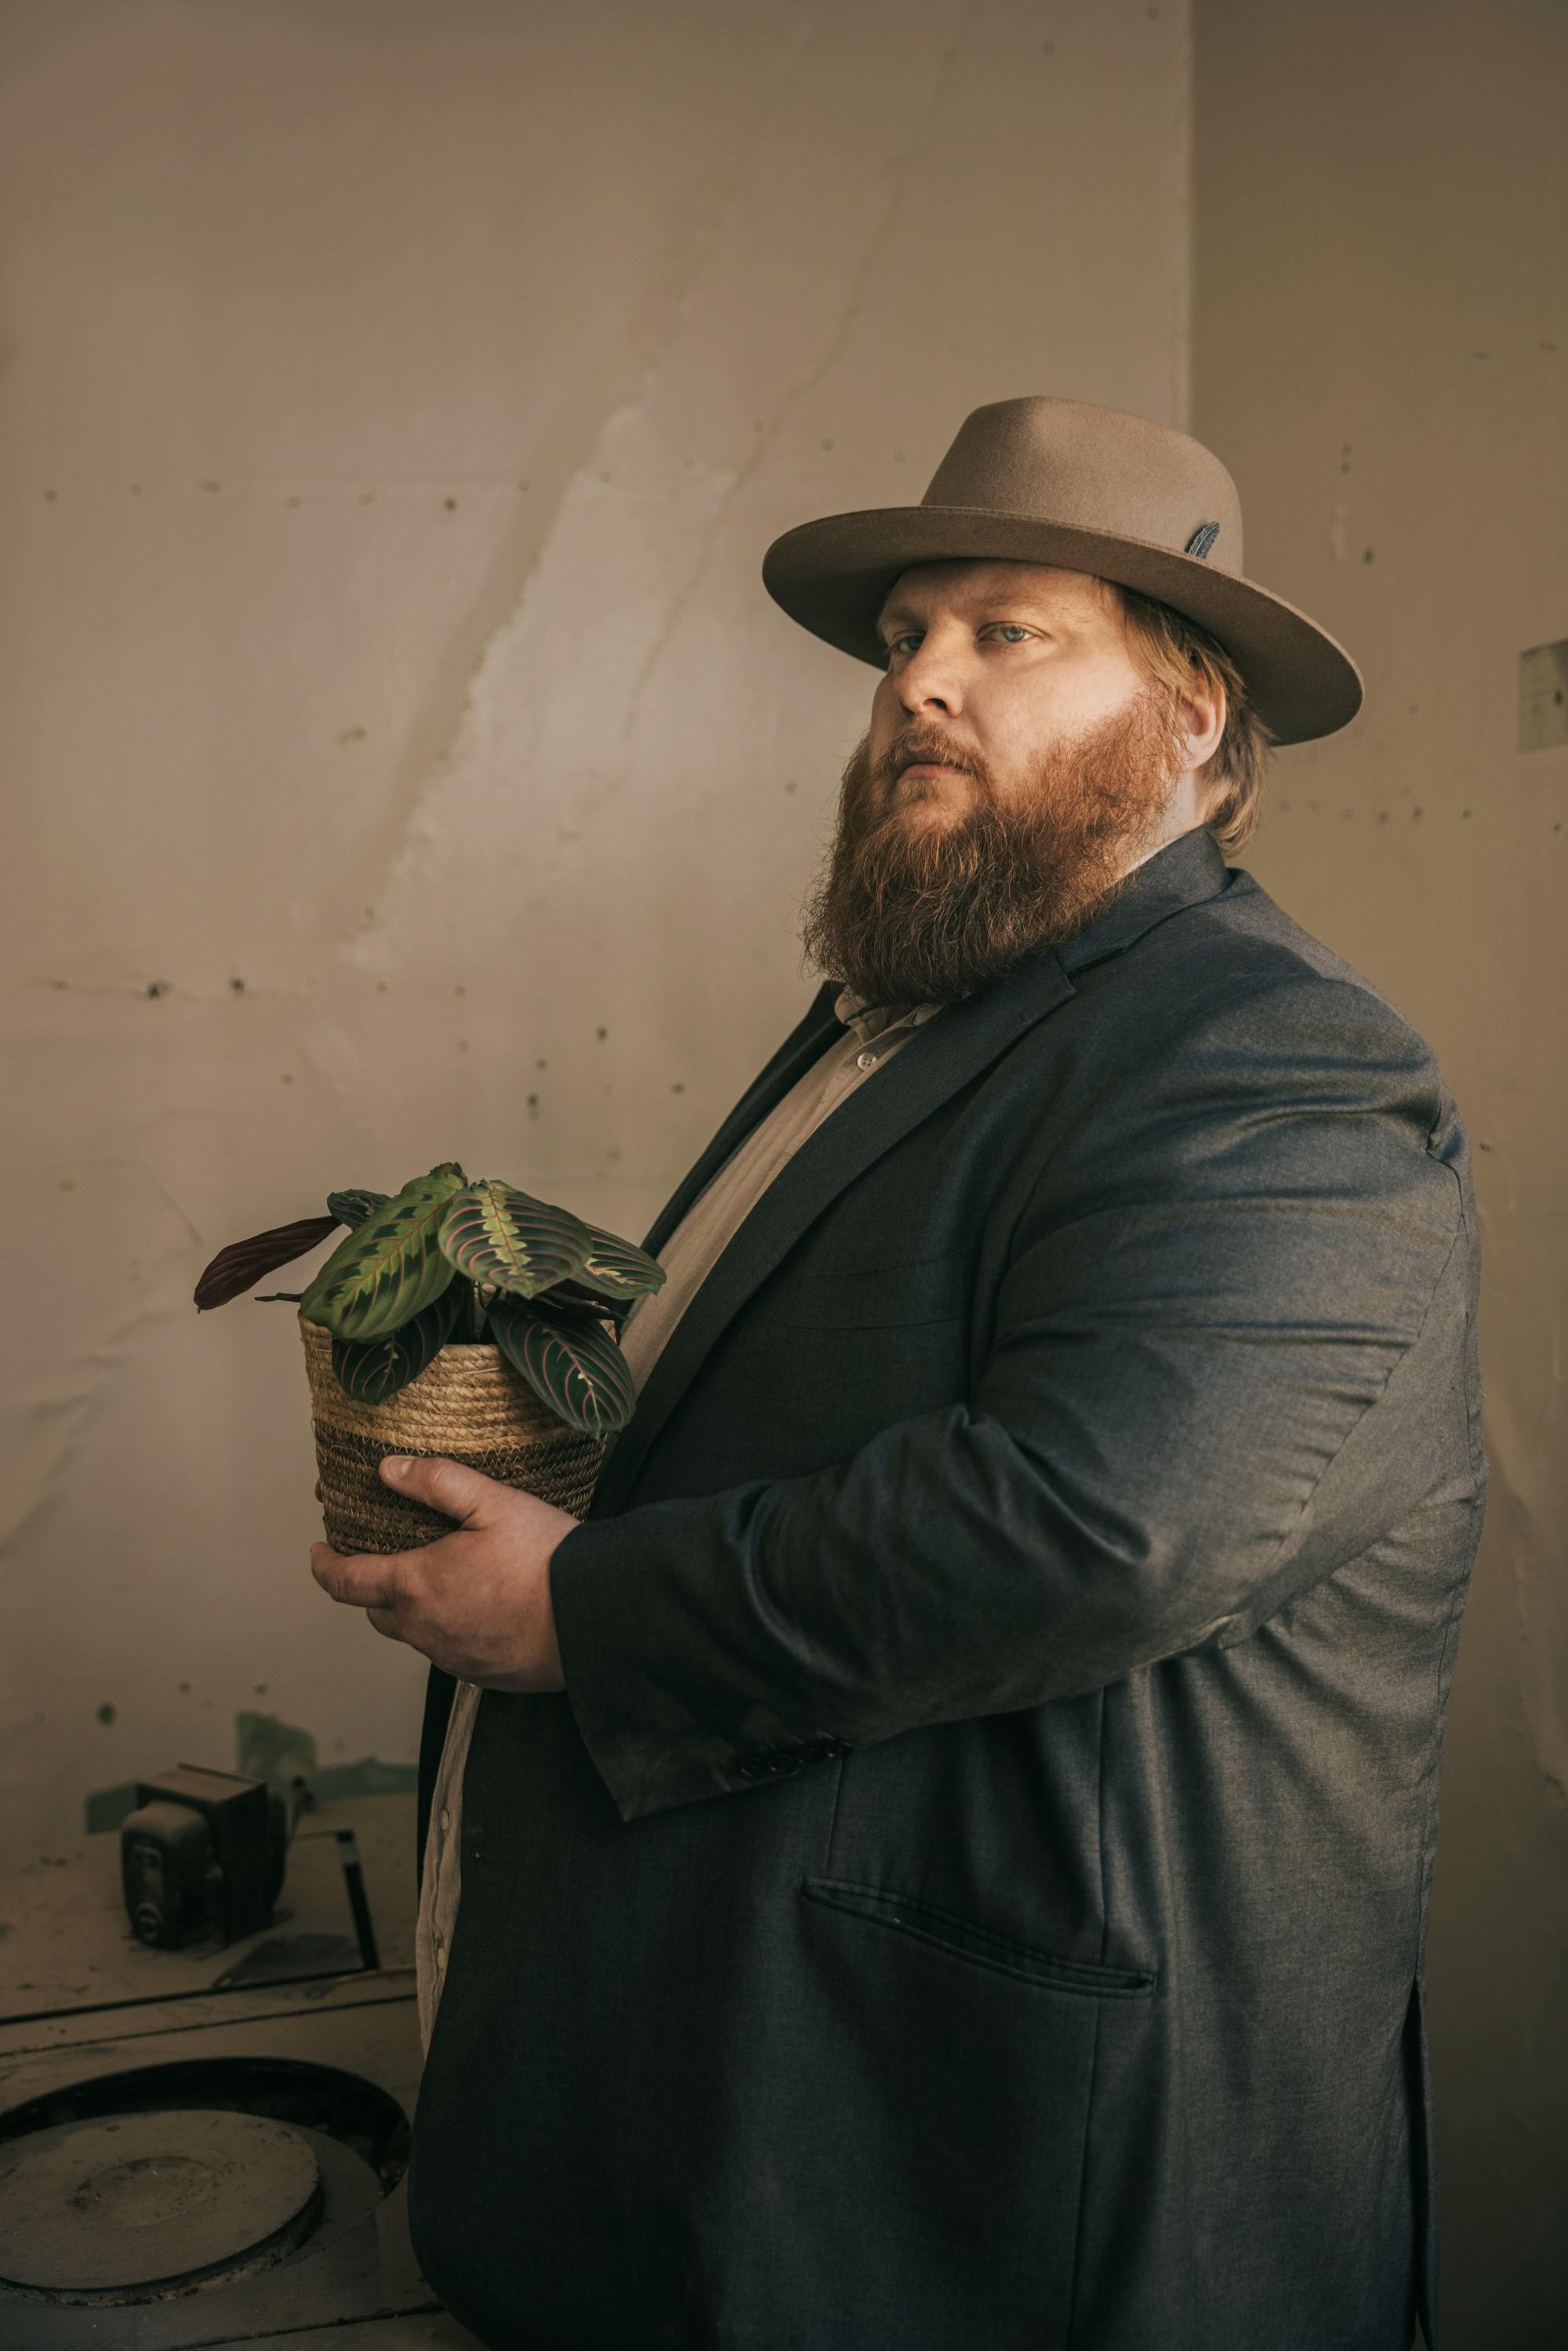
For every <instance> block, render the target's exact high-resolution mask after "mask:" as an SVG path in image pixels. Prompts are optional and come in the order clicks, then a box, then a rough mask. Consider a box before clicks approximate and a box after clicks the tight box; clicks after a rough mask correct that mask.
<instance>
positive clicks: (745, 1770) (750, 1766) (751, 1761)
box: [735, 1755, 767, 1780]
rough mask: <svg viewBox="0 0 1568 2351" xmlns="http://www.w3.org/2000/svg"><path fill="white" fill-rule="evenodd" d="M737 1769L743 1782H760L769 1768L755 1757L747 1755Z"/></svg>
mask: <svg viewBox="0 0 1568 2351" xmlns="http://www.w3.org/2000/svg"><path fill="white" fill-rule="evenodd" d="M735 1768H736V1770H737V1771H738V1772H739V1774H740V1776H741V1778H742V1779H743V1780H758V1779H760V1778H761V1776H762V1773H763V1772H764V1771H765V1770H766V1769H767V1766H766V1764H764V1763H762V1762H760V1761H758V1758H757V1757H756V1756H755V1755H747V1756H745V1757H744V1758H743V1759H742V1760H741V1761H739V1762H738V1763H737V1765H736V1767H735Z"/></svg>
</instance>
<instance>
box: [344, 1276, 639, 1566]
mask: <svg viewBox="0 0 1568 2351" xmlns="http://www.w3.org/2000/svg"><path fill="white" fill-rule="evenodd" d="M299 1329H300V1333H301V1336H302V1337H303V1339H304V1342H305V1363H306V1368H307V1370H308V1373H309V1376H310V1402H311V1409H312V1412H313V1414H314V1416H315V1423H316V1460H317V1465H318V1468H319V1471H320V1478H321V1515H322V1519H323V1521H324V1522H325V1526H326V1533H327V1541H329V1543H330V1544H331V1546H332V1549H333V1550H334V1551H343V1552H392V1551H415V1550H417V1549H419V1547H420V1546H421V1545H422V1544H423V1543H427V1542H434V1540H435V1538H436V1537H437V1536H438V1535H447V1534H450V1533H451V1532H452V1526H453V1521H452V1520H450V1519H449V1518H446V1517H444V1515H443V1513H442V1512H441V1511H440V1510H430V1509H428V1508H427V1507H426V1506H425V1504H424V1503H423V1502H416V1501H414V1500H413V1499H412V1498H411V1497H409V1496H406V1495H402V1494H394V1493H393V1491H392V1488H391V1487H390V1486H389V1485H387V1484H386V1483H385V1481H384V1480H383V1479H382V1477H381V1475H380V1464H381V1463H382V1461H383V1460H384V1459H385V1458H386V1456H387V1455H388V1454H389V1453H425V1454H440V1455H442V1456H443V1457H444V1458H445V1459H447V1460H451V1461H462V1462H465V1463H466V1465H467V1466H468V1468H470V1469H477V1470H480V1471H481V1472H482V1473H483V1474H484V1476H485V1477H486V1478H498V1479H500V1480H501V1482H502V1484H503V1485H507V1486H517V1487H520V1488H521V1489H523V1490H524V1491H525V1492H526V1493H529V1494H536V1495H537V1496H538V1499H539V1500H540V1501H541V1502H553V1503H554V1504H555V1505H556V1508H557V1509H558V1510H570V1511H571V1513H572V1515H573V1516H574V1517H575V1518H583V1517H585V1516H586V1515H587V1511H588V1506H589V1504H590V1502H591V1500H592V1499H593V1489H594V1486H595V1484H596V1482H597V1480H598V1477H599V1472H600V1469H601V1468H602V1466H603V1462H604V1457H605V1454H606V1453H607V1452H608V1450H609V1439H608V1437H587V1436H584V1435H583V1433H582V1431H581V1430H580V1429H576V1428H573V1427H571V1426H570V1424H569V1423H568V1422H566V1421H564V1420H560V1419H558V1418H557V1416H556V1415H555V1414H554V1413H553V1412H551V1411H549V1408H548V1407H547V1406H546V1405H543V1404H542V1403H541V1402H540V1401H539V1399H538V1396H537V1395H535V1394H534V1392H533V1390H532V1389H531V1388H530V1387H529V1386H528V1383H527V1381H526V1380H524V1379H523V1378H521V1377H520V1376H519V1374H517V1372H515V1371H514V1370H513V1369H512V1366H511V1365H510V1364H508V1363H507V1359H506V1357H505V1356H504V1355H503V1354H502V1353H501V1352H500V1350H499V1348H497V1347H493V1346H492V1347H486V1346H479V1347H460V1346H450V1345H449V1346H445V1347H443V1348H441V1349H440V1351H439V1352H438V1353H436V1355H435V1356H434V1358H433V1359H432V1361H431V1362H430V1363H429V1364H426V1366H425V1368H424V1370H423V1372H421V1373H420V1374H419V1376H418V1377H417V1379H413V1380H410V1382H409V1384H408V1385H407V1386H406V1387H404V1388H400V1389H399V1390H398V1392H397V1394H396V1395H392V1396H389V1397H388V1398H387V1400H386V1402H385V1403H384V1404H356V1403H355V1401H354V1399H353V1398H352V1397H351V1396H349V1395H345V1394H344V1392H343V1390H342V1388H341V1387H340V1385H339V1384H338V1381H337V1378H336V1376H335V1374H334V1373H333V1370H332V1334H331V1332H329V1331H324V1330H323V1329H322V1328H321V1326H320V1324H319V1322H306V1321H305V1319H304V1317H303V1316H301V1317H300V1318H299Z"/></svg>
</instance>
